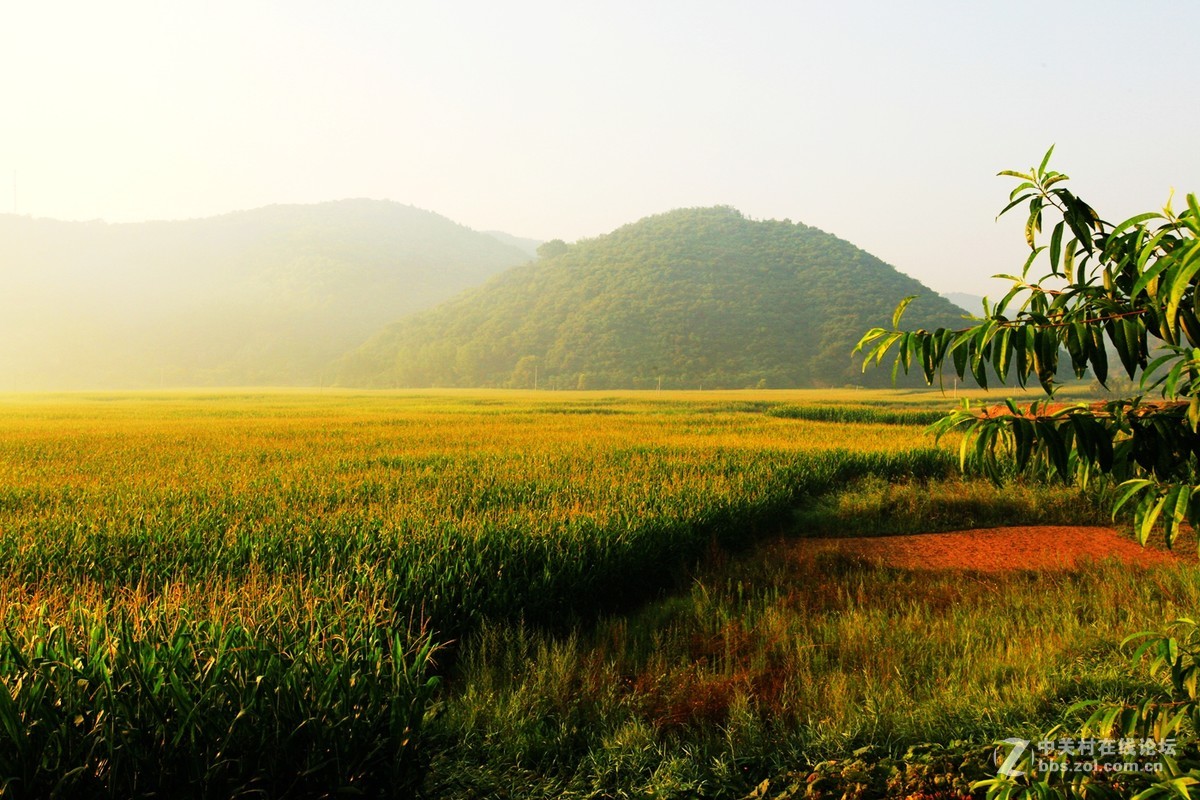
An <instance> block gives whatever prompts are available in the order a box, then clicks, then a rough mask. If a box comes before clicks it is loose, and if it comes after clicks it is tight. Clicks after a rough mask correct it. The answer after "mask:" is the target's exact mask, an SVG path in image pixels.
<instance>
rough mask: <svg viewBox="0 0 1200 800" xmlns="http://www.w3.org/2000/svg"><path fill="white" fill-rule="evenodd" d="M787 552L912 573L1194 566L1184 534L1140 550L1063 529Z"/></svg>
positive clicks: (977, 532) (1121, 538)
mask: <svg viewBox="0 0 1200 800" xmlns="http://www.w3.org/2000/svg"><path fill="white" fill-rule="evenodd" d="M792 547H793V549H794V554H795V555H799V556H812V555H814V554H816V553H818V552H821V551H823V550H833V551H840V552H843V553H847V554H850V555H857V556H861V557H863V558H866V559H868V560H872V561H879V562H881V563H883V564H884V565H886V566H891V567H899V568H901V569H917V570H920V569H927V570H976V571H981V572H1005V571H1011V570H1072V569H1077V568H1079V567H1081V566H1083V565H1084V564H1085V563H1087V562H1102V561H1105V560H1109V559H1116V560H1118V561H1120V562H1122V563H1125V564H1136V565H1143V566H1153V565H1156V564H1169V563H1180V562H1182V563H1192V564H1195V563H1198V559H1197V553H1196V539H1195V536H1194V535H1192V534H1190V532H1189V533H1188V534H1187V535H1184V536H1181V537H1179V538H1177V539H1176V541H1175V546H1174V549H1172V550H1167V549H1165V548H1164V547H1162V546H1161V544H1156V543H1154V542H1150V543H1148V544H1147V545H1146V546H1145V547H1142V546H1141V545H1140V544H1138V543H1137V542H1136V541H1134V540H1133V539H1132V538H1130V537H1129V536H1128V535H1127V534H1124V533H1120V532H1118V531H1117V530H1115V529H1113V528H1103V527H1081V526H1063V525H1045V526H1035V527H1009V528H978V529H974V530H965V531H952V532H948V533H920V534H914V535H908V536H878V537H873V538H872V537H868V538H862V537H857V538H846V539H797V540H794V545H792Z"/></svg>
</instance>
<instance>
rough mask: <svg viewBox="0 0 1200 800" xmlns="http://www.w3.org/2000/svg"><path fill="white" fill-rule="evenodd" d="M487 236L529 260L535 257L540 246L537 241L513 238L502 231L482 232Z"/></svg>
mask: <svg viewBox="0 0 1200 800" xmlns="http://www.w3.org/2000/svg"><path fill="white" fill-rule="evenodd" d="M484 233H486V234H487V235H488V236H494V237H495V238H497V239H499V240H500V241H502V242H504V243H505V244H511V245H512V246H513V247H516V248H517V249H518V250H520V251H521V252H522V253H524V254H525V255H527V256H529V257H530V258H536V257H537V249H538V247H539V246H540V245H541V244H542V243H541V241H539V240H538V239H527V238H525V237H524V236H513V235H512V234H511V233H505V232H504V231H484Z"/></svg>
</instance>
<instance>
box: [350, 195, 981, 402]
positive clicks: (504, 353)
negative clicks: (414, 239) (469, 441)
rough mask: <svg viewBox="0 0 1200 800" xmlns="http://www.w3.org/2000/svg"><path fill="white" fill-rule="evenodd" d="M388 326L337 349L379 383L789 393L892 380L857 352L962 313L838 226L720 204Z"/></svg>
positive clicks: (666, 219) (595, 245)
mask: <svg viewBox="0 0 1200 800" xmlns="http://www.w3.org/2000/svg"><path fill="white" fill-rule="evenodd" d="M560 249H561V250H562V252H557V253H556V254H554V255H549V256H547V257H543V258H541V259H540V260H538V261H537V262H534V263H530V264H527V265H525V266H521V267H518V268H516V269H512V270H509V271H508V272H506V273H504V274H502V275H500V276H498V277H497V278H494V279H493V280H492V281H490V282H489V283H487V284H486V285H484V286H482V287H480V288H478V289H474V290H471V291H468V292H466V293H465V294H463V295H460V296H459V297H457V298H455V299H453V300H451V301H449V302H447V303H443V304H442V305H440V306H438V307H437V308H435V309H432V310H430V311H427V312H423V313H420V314H416V315H414V316H411V317H409V318H407V319H403V320H401V321H399V322H397V323H395V324H393V325H391V326H389V327H388V328H386V329H384V330H383V331H382V332H380V333H379V334H378V335H376V336H375V337H374V338H372V339H370V340H369V341H368V342H367V343H366V344H364V345H363V346H362V347H360V348H359V349H358V350H356V351H354V352H352V353H351V354H349V355H348V356H347V357H345V358H344V359H342V361H341V363H340V365H339V370H338V379H339V381H340V382H341V383H344V384H350V385H372V386H462V387H469V386H511V387H531V386H533V385H534V382H535V381H536V382H537V385H538V386H541V387H544V388H577V387H578V388H617V387H624V388H653V387H658V386H661V387H662V388H697V387H704V388H710V387H711V388H718V387H746V386H769V387H792V386H821V385H842V384H847V383H862V382H864V381H869V382H872V383H886V382H887V381H888V376H886V375H880V374H879V371H874V372H872V373H869V374H868V375H867V376H866V377H865V378H864V376H863V375H862V374H861V372H860V369H859V366H858V365H857V364H855V363H852V361H851V358H850V350H851V348H852V347H853V346H854V343H855V342H856V341H857V339H858V335H859V334H860V333H861V331H863V330H865V329H866V328H868V327H870V326H872V325H878V324H883V323H885V322H887V321H888V320H889V319H890V316H891V312H892V310H893V309H894V308H895V305H896V303H897V301H898V300H899V299H900V298H902V297H904V296H906V295H910V294H916V295H920V298H919V299H918V300H917V301H916V302H914V303H913V305H912V307H911V308H910V310H909V313H908V316H907V317H906V320H911V321H912V322H915V323H917V324H925V325H931V326H936V325H956V324H961V322H962V319H961V317H962V314H963V312H962V311H961V310H960V309H958V308H956V307H955V306H954V305H952V304H951V303H950V302H948V301H947V300H945V299H944V298H942V297H939V296H938V295H936V294H934V293H933V292H932V291H930V290H929V289H927V288H925V287H924V286H922V285H921V284H920V283H918V282H917V281H915V280H913V279H912V278H909V277H907V276H906V275H903V274H901V273H899V272H897V271H896V270H895V269H894V268H892V267H890V266H888V265H887V264H885V263H883V262H882V261H880V260H879V259H877V258H875V257H874V256H872V255H870V254H868V253H865V252H863V251H862V250H860V249H858V248H857V247H855V246H854V245H852V244H850V243H848V242H845V241H843V240H841V239H838V238H837V237H835V236H832V235H830V234H827V233H824V232H822V231H819V230H817V229H815V228H810V227H807V226H805V225H801V224H795V223H791V222H787V221H782V222H780V221H773V220H772V221H755V220H749V219H746V218H745V217H743V216H742V215H741V214H740V213H739V212H737V211H736V210H734V209H731V208H726V207H717V208H700V209H682V210H677V211H672V212H669V213H666V214H662V215H659V216H654V217H648V218H646V219H643V220H641V221H640V222H637V223H634V224H631V225H627V226H625V227H623V228H620V229H618V230H616V231H614V232H613V233H611V234H608V235H606V236H601V237H598V238H596V239H590V240H584V241H581V242H579V243H577V244H575V245H571V246H569V247H565V248H554V250H551V249H550V248H549V247H547V248H545V249H543V253H546V252H554V251H555V250H560Z"/></svg>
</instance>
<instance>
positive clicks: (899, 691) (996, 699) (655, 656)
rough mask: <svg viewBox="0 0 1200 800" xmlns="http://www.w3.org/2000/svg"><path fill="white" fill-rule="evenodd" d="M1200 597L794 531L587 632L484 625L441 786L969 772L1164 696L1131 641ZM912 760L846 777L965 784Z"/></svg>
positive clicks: (443, 733)
mask: <svg viewBox="0 0 1200 800" xmlns="http://www.w3.org/2000/svg"><path fill="white" fill-rule="evenodd" d="M1197 604H1200V575H1198V574H1197V572H1196V570H1195V569H1194V567H1156V568H1152V569H1137V568H1132V569H1131V568H1128V567H1125V566H1121V565H1116V564H1098V565H1093V566H1091V567H1088V568H1086V569H1083V570H1080V571H1077V572H1073V573H1034V572H1024V573H1022V572H1016V573H1011V574H998V575H997V574H973V573H963V572H958V573H930V572H921V571H916V572H913V571H905V570H896V569H889V568H885V567H881V566H878V565H876V564H873V563H870V562H867V561H863V560H859V559H855V558H852V557H848V556H844V555H837V554H829V553H825V554H820V555H817V556H809V555H804V554H802V553H801V552H799V551H794V550H793V549H792V547H791V545H789V544H788V543H786V542H781V543H779V544H778V545H775V546H773V547H770V548H767V549H766V550H764V551H759V552H756V553H755V554H754V555H752V556H749V557H747V558H744V559H737V560H734V561H731V562H728V563H725V564H720V565H715V566H712V567H710V568H708V569H707V570H705V571H704V572H702V573H701V574H699V575H697V576H696V580H695V583H694V585H693V587H692V589H691V591H690V592H687V593H685V594H682V595H678V596H675V597H672V598H669V599H664V600H662V601H659V602H656V603H652V604H650V605H648V606H646V607H645V608H644V609H642V610H641V611H639V612H638V613H636V614H633V615H630V616H627V617H621V618H613V619H609V620H607V621H605V622H604V623H602V624H600V625H599V626H597V627H596V628H594V629H592V630H590V631H586V632H577V633H575V634H573V635H568V636H555V635H550V634H547V633H545V632H540V631H536V630H531V629H529V628H527V627H521V626H516V627H513V626H490V627H487V628H485V629H484V630H483V631H482V632H480V633H478V634H476V635H474V636H473V637H472V638H471V640H470V642H469V643H468V644H467V645H466V647H465V652H464V655H463V659H462V662H461V672H462V674H461V675H460V677H459V680H458V681H457V683H456V687H454V691H453V692H452V694H451V696H450V697H449V698H448V699H447V701H446V704H445V706H444V710H443V713H442V714H441V715H440V716H439V717H438V719H437V720H436V721H435V723H434V727H433V729H432V730H431V731H430V736H431V741H432V742H433V743H435V744H434V749H435V750H436V752H437V753H438V756H437V759H436V761H435V764H434V769H433V773H432V775H431V780H432V781H433V783H432V784H431V790H432V793H433V794H434V795H435V796H446V797H457V796H471V795H472V793H476V794H479V795H485V794H488V795H496V796H511V797H518V796H519V797H591V796H595V795H596V794H599V795H601V796H654V797H679V798H684V797H742V796H747V795H748V794H749V793H750V792H751V790H752V789H753V788H754V787H755V786H757V785H758V784H759V783H760V782H761V781H763V780H765V779H771V780H772V781H775V780H776V779H782V782H781V783H780V784H779V786H780V788H781V789H782V788H784V787H791V791H792V792H793V794H797V793H799V792H803V790H804V789H805V787H806V786H807V785H808V781H809V778H810V777H816V775H817V774H818V773H819V772H820V765H821V762H823V761H824V760H826V759H831V758H836V759H844V760H843V761H841V764H843V765H845V766H844V768H845V769H846V770H854V769H857V767H854V766H853V765H852V763H851V762H852V761H853V759H852V758H850V754H851V753H855V752H857V753H859V754H860V755H863V754H869V755H867V756H866V757H867V758H868V759H879V758H886V757H889V756H890V757H892V758H895V759H904V758H909V759H914V756H913V755H912V754H913V753H914V752H920V751H921V749H922V747H923V743H927V742H936V743H940V744H941V745H943V746H946V745H950V746H951V748H952V749H951V753H954V752H957V753H958V756H957V758H958V760H957V761H952V763H953V764H958V763H959V761H961V760H962V757H963V756H962V754H963V753H964V752H966V751H967V750H969V749H970V746H971V745H972V744H973V745H976V746H979V745H984V746H987V745H989V744H990V743H991V742H993V741H995V740H997V739H1000V738H1006V737H1010V736H1019V737H1024V738H1030V739H1037V738H1038V736H1039V734H1040V733H1041V732H1042V731H1044V730H1046V729H1048V728H1049V727H1050V726H1052V725H1054V724H1056V723H1058V722H1061V721H1063V719H1064V715H1065V714H1066V711H1067V709H1068V708H1069V707H1070V706H1071V705H1072V704H1073V703H1074V702H1076V701H1078V700H1082V699H1092V698H1110V699H1116V698H1121V697H1129V696H1137V695H1138V693H1139V692H1146V691H1148V690H1151V689H1152V688H1153V685H1152V683H1150V682H1149V681H1148V679H1147V678H1146V676H1145V675H1138V674H1133V673H1131V672H1130V670H1129V667H1128V654H1127V653H1124V652H1122V651H1121V650H1120V648H1119V646H1118V644H1117V643H1118V642H1119V641H1120V640H1121V639H1122V638H1123V636H1125V635H1126V634H1128V633H1129V632H1131V631H1135V630H1141V629H1145V628H1154V627H1156V626H1158V625H1160V624H1161V622H1162V620H1164V619H1170V618H1173V617H1175V616H1178V615H1180V614H1183V613H1188V612H1193V610H1194V609H1195V607H1196V606H1197ZM955 748H956V750H955ZM951 758H953V756H951ZM904 766H905V765H904V764H903V763H901V764H900V767H901V769H902V770H903V768H904ZM910 766H911V767H912V769H913V770H915V772H912V773H911V774H909V778H911V781H910V784H907V785H910V789H909V790H906V791H903V792H900V791H899V789H897V790H896V791H897V792H898V793H895V794H885V793H882V792H881V793H867V794H865V795H863V794H861V791H862V790H861V789H860V790H855V789H854V788H853V787H854V784H855V779H854V778H853V776H852V775H851V773H849V772H848V773H846V775H850V776H851V777H850V778H849V779H848V780H845V781H843V784H844V785H847V786H849V787H850V788H849V789H848V791H849V794H847V795H845V796H847V797H857V796H872V797H876V796H880V797H881V796H909V795H910V794H912V795H915V796H921V795H920V792H921V791H925V792H927V793H928V796H942V795H939V794H937V792H939V791H943V792H944V791H948V790H949V788H950V783H949V781H950V777H951V775H952V773H953V772H954V770H950V772H949V773H947V772H946V771H945V770H943V771H942V772H940V773H937V774H936V775H934V774H929V775H927V776H925V777H922V773H921V772H920V770H921V769H922V767H921V766H920V763H919V760H918V759H914V760H913V761H911V762H910ZM983 767H990V768H991V769H992V772H993V773H994V765H991V764H987V763H986V762H980V764H978V765H977V766H976V768H983ZM842 770H843V766H838V767H836V769H835V773H836V774H838V775H842V774H843V773H842ZM979 777H982V773H980V774H979ZM926 778H927V779H928V780H927V782H925V781H926ZM905 780H908V779H905ZM935 781H936V782H937V783H935ZM855 791H859V792H860V794H855ZM772 796H774V795H772ZM783 796H792V795H788V794H787V792H786V791H785V792H784V795H783ZM831 796H833V797H842V796H843V795H842V794H841V792H840V791H839V792H837V793H835V794H832V795H831Z"/></svg>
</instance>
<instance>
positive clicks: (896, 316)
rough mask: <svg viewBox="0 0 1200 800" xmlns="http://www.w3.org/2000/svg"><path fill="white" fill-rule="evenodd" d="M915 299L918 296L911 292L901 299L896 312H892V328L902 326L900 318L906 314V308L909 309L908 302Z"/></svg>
mask: <svg viewBox="0 0 1200 800" xmlns="http://www.w3.org/2000/svg"><path fill="white" fill-rule="evenodd" d="M915 299H917V296H916V295H915V294H910V295H909V296H908V297H906V298H904V299H903V300H901V301H900V303H899V304H898V305H897V306H896V310H895V312H893V313H892V328H893V329H895V328H899V327H900V318H901V317H902V316H904V312H905V310H907V309H908V304H909V303H911V302H912V301H913V300H915Z"/></svg>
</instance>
